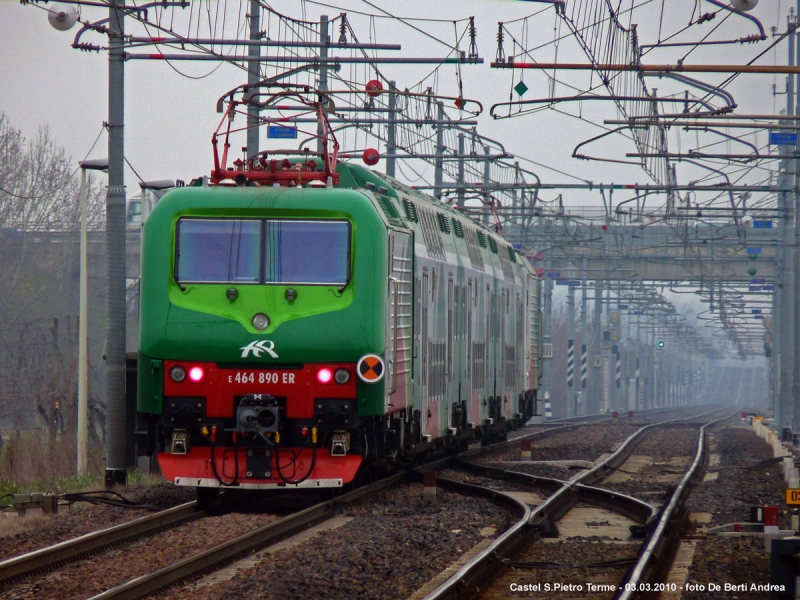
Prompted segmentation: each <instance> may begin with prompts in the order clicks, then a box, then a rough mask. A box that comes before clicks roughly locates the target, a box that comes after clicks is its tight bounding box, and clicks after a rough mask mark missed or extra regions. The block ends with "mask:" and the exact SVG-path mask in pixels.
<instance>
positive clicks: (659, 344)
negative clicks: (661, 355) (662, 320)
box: [658, 340, 664, 348]
mask: <svg viewBox="0 0 800 600" xmlns="http://www.w3.org/2000/svg"><path fill="white" fill-rule="evenodd" d="M658 347H659V348H663V347H664V340H658Z"/></svg>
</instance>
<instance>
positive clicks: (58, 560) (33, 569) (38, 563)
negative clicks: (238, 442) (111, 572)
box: [0, 502, 207, 589]
mask: <svg viewBox="0 0 800 600" xmlns="http://www.w3.org/2000/svg"><path fill="white" fill-rule="evenodd" d="M206 514H207V513H206V511H204V510H201V509H200V508H199V507H198V506H197V502H189V503H186V504H182V505H180V506H176V507H174V508H170V509H167V510H164V511H161V512H158V513H156V514H153V515H148V516H146V517H142V518H140V519H135V520H133V521H130V522H128V523H123V524H121V525H116V526H114V527H110V528H108V529H103V530H101V531H95V532H93V533H89V534H86V535H83V536H81V537H78V538H75V539H73V540H68V541H66V542H62V543H60V544H56V545H54V546H49V547H47V548H42V549H41V550H36V551H34V552H29V553H27V554H23V555H21V556H17V557H14V558H10V559H8V560H4V561H2V562H0V589H2V587H4V586H7V585H8V584H9V583H13V582H14V581H17V580H19V579H22V578H25V577H29V576H31V575H34V574H37V573H45V572H48V571H52V570H53V569H56V568H58V567H61V566H63V565H66V564H69V563H72V562H75V561H78V560H81V559H84V558H86V557H89V556H92V555H94V554H97V553H99V552H103V551H105V550H107V549H109V548H112V547H115V546H119V545H122V544H127V543H130V542H132V541H134V540H137V539H140V538H143V537H147V536H151V535H155V534H157V533H161V532H163V531H166V530H168V529H171V528H173V527H178V526H179V525H183V524H185V523H188V522H190V521H193V520H196V519H199V518H202V517H204V516H206Z"/></svg>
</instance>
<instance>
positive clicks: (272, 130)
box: [267, 125, 297, 140]
mask: <svg viewBox="0 0 800 600" xmlns="http://www.w3.org/2000/svg"><path fill="white" fill-rule="evenodd" d="M267 137H268V138H270V139H273V140H296V139H297V128H296V127H284V126H283V125H270V126H269V127H267Z"/></svg>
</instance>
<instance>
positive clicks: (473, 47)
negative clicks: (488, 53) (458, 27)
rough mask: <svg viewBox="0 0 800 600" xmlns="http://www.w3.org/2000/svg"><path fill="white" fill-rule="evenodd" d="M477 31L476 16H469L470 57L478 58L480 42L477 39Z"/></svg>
mask: <svg viewBox="0 0 800 600" xmlns="http://www.w3.org/2000/svg"><path fill="white" fill-rule="evenodd" d="M476 37H477V32H476V29H475V17H470V18H469V38H470V43H469V57H470V58H478V43H477V41H476Z"/></svg>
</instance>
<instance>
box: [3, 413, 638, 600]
mask: <svg viewBox="0 0 800 600" xmlns="http://www.w3.org/2000/svg"><path fill="white" fill-rule="evenodd" d="M579 426H582V425H580V424H572V425H565V426H559V427H554V428H549V429H547V430H545V431H542V432H538V433H536V434H534V436H533V437H537V436H553V435H558V433H560V432H564V431H574V430H575V429H576V428H577V427H579ZM514 443H518V442H514V441H511V442H506V443H505V444H500V445H499V446H501V447H502V446H503V445H510V444H514ZM496 447H497V446H495V448H496ZM487 449H488V447H487ZM448 460H449V459H442V460H440V461H437V462H435V463H432V464H428V465H426V467H425V468H426V469H439V468H442V467H443V466H444V465H445V464H446V463H447V461H448ZM404 477H405V475H404V474H399V475H395V476H394V477H391V478H388V479H385V480H382V481H380V482H377V483H375V484H372V485H369V486H365V487H362V488H359V489H358V490H356V491H354V492H351V493H348V494H344V495H342V496H340V497H338V498H336V499H334V500H331V501H328V502H324V503H321V504H318V505H315V506H312V507H310V508H308V509H306V510H303V511H300V512H296V513H294V514H291V515H288V516H286V517H283V518H281V519H279V520H277V521H275V522H273V523H270V524H269V525H266V526H263V527H259V528H258V529H256V530H255V531H252V532H250V533H248V534H245V535H242V536H239V537H238V538H236V539H234V540H231V541H230V542H226V543H225V544H222V545H220V546H215V547H213V548H210V549H208V550H206V551H204V552H201V553H199V554H197V555H196V556H192V557H189V558H186V559H184V560H180V561H178V562H175V563H173V564H171V565H170V566H168V567H167V568H164V569H159V570H158V571H155V572H153V573H149V574H146V575H143V576H141V577H137V578H136V579H134V580H132V581H129V582H127V583H124V584H122V585H119V586H117V587H115V588H113V589H110V590H108V591H106V592H103V593H101V594H99V595H97V596H95V598H138V597H143V596H146V595H148V594H152V593H154V592H156V591H158V590H162V589H164V588H166V587H168V586H171V585H174V584H175V583H176V582H179V581H182V580H187V579H190V578H194V577H196V576H197V575H198V574H199V573H207V572H210V571H213V570H216V569H219V568H221V567H223V566H225V565H227V564H230V563H231V562H234V561H236V560H237V559H239V558H241V557H242V556H244V555H247V554H250V553H252V552H255V551H257V550H259V549H262V548H265V547H267V546H269V545H271V544H274V543H275V542H276V541H278V540H280V539H283V538H285V537H287V536H291V535H293V534H294V533H296V532H298V531H300V530H303V529H307V528H309V527H311V526H313V525H314V524H316V523H319V522H321V521H324V520H326V519H328V518H329V517H330V516H331V515H332V514H333V512H334V511H335V510H336V509H337V508H338V507H341V506H342V505H345V504H348V503H352V502H355V501H356V500H358V499H360V498H363V497H365V496H367V495H369V494H372V493H376V492H377V491H379V490H381V489H386V488H388V487H391V486H393V485H395V484H397V483H399V482H401V481H402V480H403V479H404ZM440 485H442V486H445V487H448V488H449V489H452V490H454V491H458V492H459V493H467V494H472V495H483V496H484V497H487V498H492V499H493V501H496V502H499V503H501V504H502V505H503V507H504V509H505V510H507V511H509V513H510V514H512V515H514V518H515V519H517V521H518V522H519V523H522V522H525V523H526V525H520V527H522V528H524V529H530V527H531V525H530V524H529V523H534V525H535V518H534V515H533V513H532V512H531V511H530V509H529V508H526V507H525V506H524V504H520V502H519V501H517V500H513V499H511V498H510V497H509V498H506V497H504V496H503V494H501V493H498V492H497V491H496V490H491V489H488V488H487V489H485V490H483V491H481V490H480V489H479V488H475V487H474V486H469V485H465V484H463V483H459V482H456V481H446V480H445V481H442V482H441V484H440ZM574 487H575V490H577V492H578V497H579V498H580V499H582V500H583V499H586V498H588V499H590V500H591V501H592V502H594V503H595V504H597V503H600V504H602V503H606V504H609V505H619V504H620V503H625V502H628V503H629V508H628V514H629V515H631V517H632V518H634V519H636V520H637V521H642V522H644V521H646V520H647V519H648V518H651V516H652V513H653V509H652V507H650V506H648V505H647V504H646V503H642V502H641V501H637V500H635V499H629V500H624V499H623V497H622V495H620V494H618V493H617V494H615V493H613V492H607V491H604V490H598V489H593V488H592V486H590V485H581V484H579V485H576V486H574ZM551 506H555V504H552V505H551ZM526 510H527V511H528V513H527V516H526ZM205 514H206V513H205V512H204V511H200V510H199V509H198V508H197V506H196V505H195V504H194V503H190V504H187V505H184V506H181V507H176V508H175V509H170V510H169V511H164V512H162V513H158V514H156V515H152V516H149V517H145V518H143V519H139V520H137V521H133V522H131V523H128V524H124V525H120V526H117V527H113V528H111V529H109V530H105V531H101V532H96V533H93V534H90V535H87V536H84V537H83V538H78V539H76V540H73V541H70V542H64V543H62V544H58V545H57V546H54V547H52V548H46V549H43V550H40V551H37V552H33V553H30V554H29V555H24V556H20V557H16V558H14V559H10V560H8V561H4V562H3V563H0V585H3V583H5V584H7V583H8V582H12V581H14V580H16V579H20V578H23V577H26V576H29V575H31V574H34V573H42V572H44V571H46V570H48V569H49V570H52V569H54V568H57V567H59V566H61V565H64V564H66V563H67V562H69V561H75V560H78V559H81V558H84V557H86V556H89V555H91V554H95V553H97V552H100V551H102V550H103V549H108V548H111V547H113V546H115V545H119V544H124V543H126V542H129V541H131V540H134V539H137V538H140V537H143V536H146V535H152V534H154V533H157V532H159V531H164V530H166V529H167V528H169V527H175V526H177V525H179V524H181V523H186V522H188V521H190V520H192V519H197V518H201V517H203V516H204V515H205ZM536 526H539V527H540V526H541V523H540V524H539V525H536ZM508 535H509V532H505V533H504V534H503V536H508ZM511 539H513V537H512V538H511ZM500 543H501V544H502V541H501V542H500ZM100 589H102V588H100Z"/></svg>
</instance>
